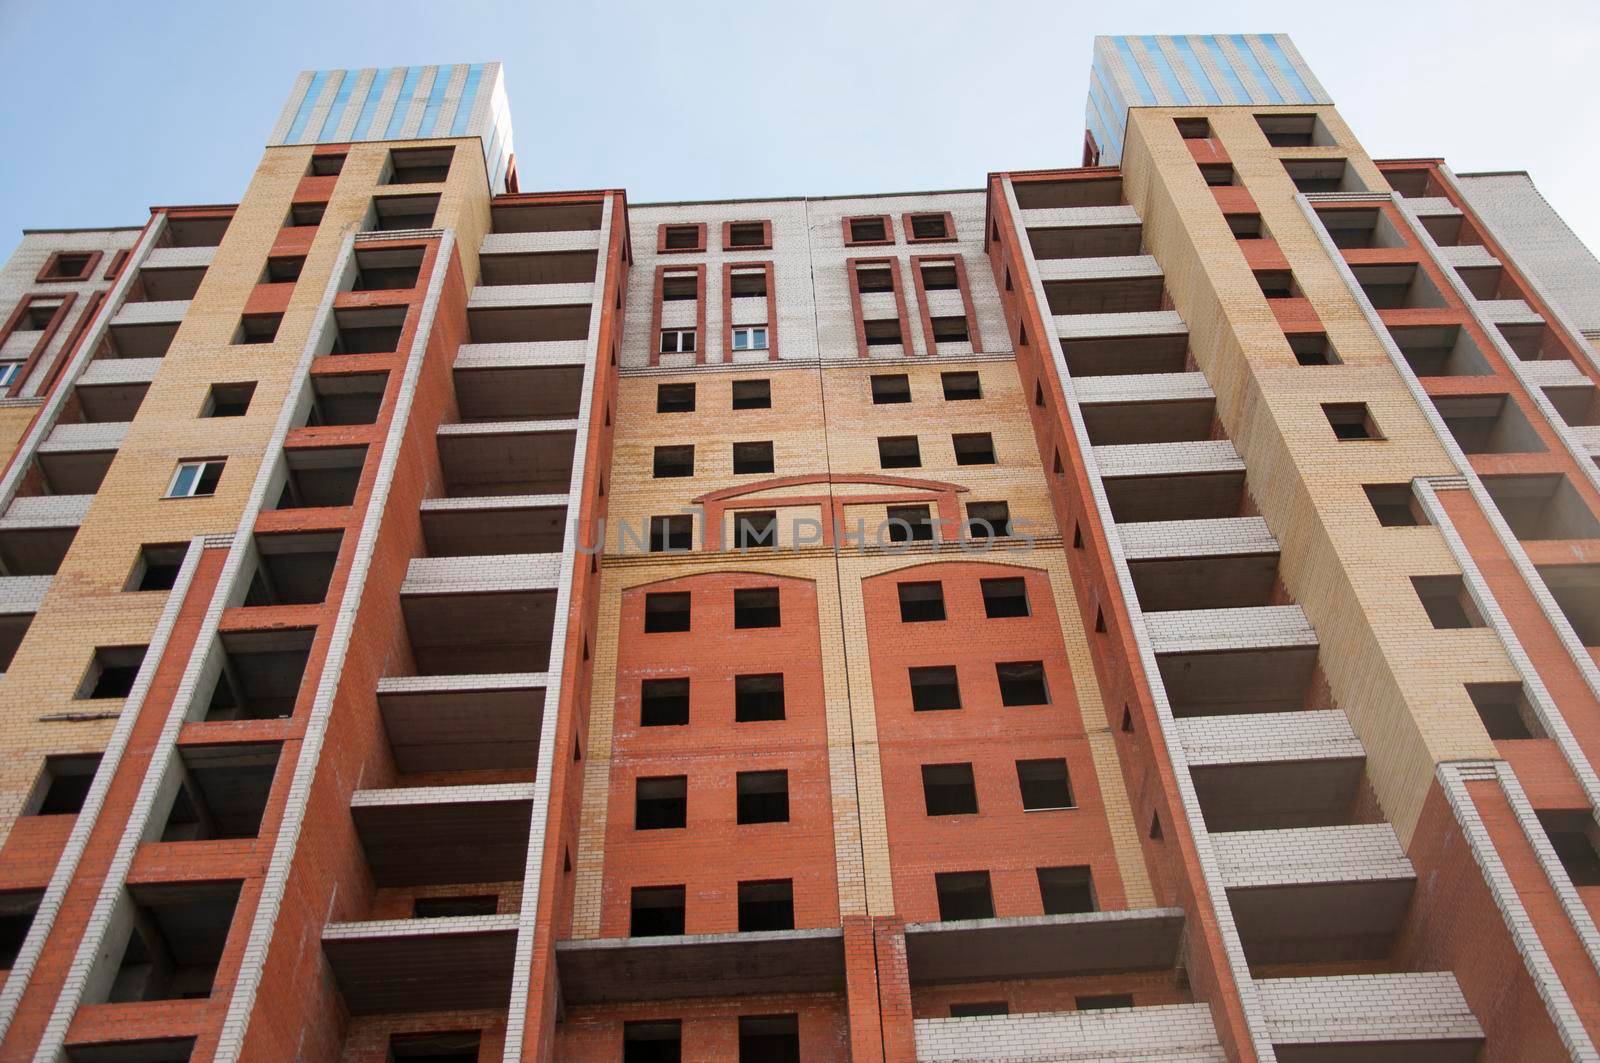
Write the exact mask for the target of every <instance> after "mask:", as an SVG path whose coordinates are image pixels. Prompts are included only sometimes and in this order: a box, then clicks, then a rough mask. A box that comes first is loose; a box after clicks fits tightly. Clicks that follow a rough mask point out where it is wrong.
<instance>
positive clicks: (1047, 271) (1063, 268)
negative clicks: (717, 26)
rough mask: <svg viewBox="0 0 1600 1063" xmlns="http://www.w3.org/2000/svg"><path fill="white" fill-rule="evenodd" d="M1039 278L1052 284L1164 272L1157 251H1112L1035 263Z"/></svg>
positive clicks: (1143, 275) (1155, 275) (1151, 274)
mask: <svg viewBox="0 0 1600 1063" xmlns="http://www.w3.org/2000/svg"><path fill="white" fill-rule="evenodd" d="M1035 268H1036V269H1037V270H1038V273H1039V279H1040V280H1041V281H1043V282H1044V283H1045V285H1046V287H1047V288H1048V286H1049V285H1050V284H1052V283H1055V282H1057V281H1065V282H1072V281H1085V280H1100V279H1114V278H1132V277H1154V278H1157V279H1159V278H1160V277H1161V276H1162V273H1161V266H1160V264H1159V263H1157V262H1156V259H1155V256H1154V255H1110V256H1105V257H1095V258H1048V259H1044V260H1042V261H1040V262H1038V263H1036V264H1035Z"/></svg>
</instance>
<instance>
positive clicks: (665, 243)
mask: <svg viewBox="0 0 1600 1063" xmlns="http://www.w3.org/2000/svg"><path fill="white" fill-rule="evenodd" d="M656 248H657V250H658V251H704V250H705V249H706V227H705V226H704V225H663V226H661V228H660V229H658V230H657V237H656Z"/></svg>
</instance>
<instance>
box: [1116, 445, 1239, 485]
mask: <svg viewBox="0 0 1600 1063" xmlns="http://www.w3.org/2000/svg"><path fill="white" fill-rule="evenodd" d="M1094 457H1095V462H1096V463H1097V464H1098V465H1099V466H1100V476H1101V477H1102V478H1103V479H1106V480H1113V479H1117V478H1119V477H1134V476H1185V475H1189V474H1192V473H1217V472H1236V473H1242V472H1244V459H1243V458H1241V457H1239V452H1238V450H1236V449H1235V448H1234V445H1233V442H1232V440H1228V439H1202V440H1194V441H1192V442H1183V443H1128V444H1123V445H1120V446H1103V447H1095V448H1094Z"/></svg>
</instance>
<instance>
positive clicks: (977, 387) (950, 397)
mask: <svg viewBox="0 0 1600 1063" xmlns="http://www.w3.org/2000/svg"><path fill="white" fill-rule="evenodd" d="M939 382H940V383H941V384H942V385H943V387H944V397H945V399H946V401H949V402H969V401H971V400H973V399H981V398H983V388H982V386H981V384H980V383H979V380H978V374H977V373H940V374H939Z"/></svg>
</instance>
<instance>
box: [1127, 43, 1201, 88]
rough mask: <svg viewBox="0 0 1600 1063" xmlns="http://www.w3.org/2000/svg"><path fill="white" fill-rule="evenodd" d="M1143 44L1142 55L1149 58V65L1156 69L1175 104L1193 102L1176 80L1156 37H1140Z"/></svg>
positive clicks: (1176, 77) (1170, 64)
mask: <svg viewBox="0 0 1600 1063" xmlns="http://www.w3.org/2000/svg"><path fill="white" fill-rule="evenodd" d="M1139 40H1140V41H1141V42H1143V44H1144V54H1145V55H1147V56H1148V57H1149V58H1150V62H1151V64H1152V65H1153V66H1154V67H1155V68H1156V73H1158V74H1160V75H1161V82H1162V84H1164V85H1166V86H1167V91H1168V92H1170V93H1172V98H1173V100H1174V101H1175V102H1183V101H1188V102H1191V103H1192V102H1193V101H1192V100H1189V93H1188V91H1187V90H1185V89H1184V87H1183V83H1182V82H1180V81H1179V80H1178V75H1177V72H1176V71H1174V70H1173V69H1172V63H1171V61H1170V60H1168V59H1167V53H1166V52H1164V51H1162V50H1161V41H1160V39H1159V38H1157V37H1140V38H1139Z"/></svg>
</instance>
